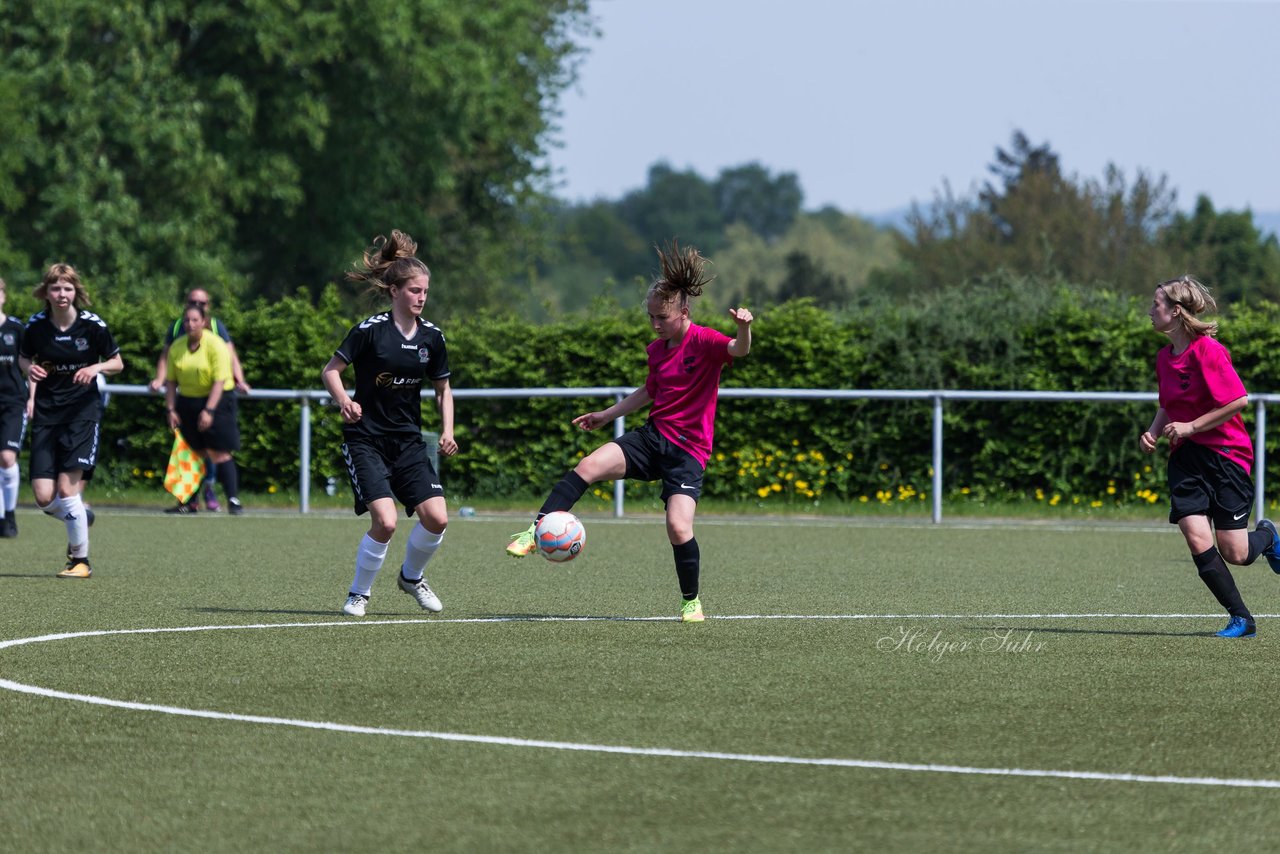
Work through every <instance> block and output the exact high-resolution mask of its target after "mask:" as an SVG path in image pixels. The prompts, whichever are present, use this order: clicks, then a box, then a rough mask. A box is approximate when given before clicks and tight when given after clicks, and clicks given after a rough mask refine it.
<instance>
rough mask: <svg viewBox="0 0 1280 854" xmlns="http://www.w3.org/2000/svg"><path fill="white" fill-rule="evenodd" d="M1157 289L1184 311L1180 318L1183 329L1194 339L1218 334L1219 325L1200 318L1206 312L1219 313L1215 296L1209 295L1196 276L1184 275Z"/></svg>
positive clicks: (1159, 285)
mask: <svg viewBox="0 0 1280 854" xmlns="http://www.w3.org/2000/svg"><path fill="white" fill-rule="evenodd" d="M1156 288H1157V289H1158V290H1161V291H1163V292H1164V295H1165V297H1166V298H1167V299H1168V300H1169V302H1171V303H1173V304H1174V305H1176V306H1177V307H1178V308H1180V309H1182V311H1181V312H1180V313H1179V314H1178V318H1179V320H1180V321H1181V323H1182V328H1183V329H1184V330H1185V331H1186V333H1187V334H1188V335H1190V336H1191V337H1192V338H1195V337H1198V336H1200V335H1208V336H1210V337H1213V336H1214V335H1217V334H1218V324H1216V323H1212V322H1210V321H1206V320H1201V319H1200V318H1199V317H1198V315H1200V314H1203V313H1204V312H1206V311H1217V310H1218V304H1217V303H1216V302H1214V299H1213V294H1211V293H1209V289H1208V288H1207V287H1205V285H1204V284H1203V283H1202V282H1200V281H1199V280H1198V279H1196V278H1195V277H1194V276H1190V275H1185V274H1184V275H1182V276H1179V277H1178V278H1176V279H1169V280H1168V281H1167V282H1161V283H1160V284H1158V285H1156Z"/></svg>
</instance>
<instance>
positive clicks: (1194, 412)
mask: <svg viewBox="0 0 1280 854" xmlns="http://www.w3.org/2000/svg"><path fill="white" fill-rule="evenodd" d="M1156 379H1157V380H1158V381H1159V387H1160V406H1161V407H1162V408H1163V409H1164V411H1165V414H1166V415H1168V416H1169V420H1170V421H1194V420H1196V419H1197V418H1199V417H1200V416H1201V415H1204V414H1205V413H1206V412H1211V411H1212V410H1214V409H1217V408H1218V407H1220V406H1225V405H1226V404H1228V403H1230V402H1231V401H1233V400H1239V399H1240V398H1241V397H1244V396H1245V394H1247V392H1246V391H1245V388H1244V383H1243V382H1241V381H1240V375H1239V374H1237V373H1236V369H1235V367H1233V366H1232V364H1231V353H1229V352H1228V351H1227V348H1226V347H1224V346H1222V344H1221V343H1219V342H1218V341H1217V340H1215V339H1213V338H1210V337H1209V336H1208V335H1201V336H1199V337H1198V338H1195V339H1194V340H1193V341H1192V342H1191V346H1189V347H1187V349H1186V350H1184V351H1182V352H1181V353H1179V354H1178V355H1176V356H1175V355H1173V347H1172V346H1169V347H1162V348H1161V349H1160V352H1159V353H1158V354H1157V355H1156ZM1189 441H1192V442H1198V443H1199V444H1201V445H1204V446H1205V447H1206V448H1209V449H1211V450H1214V451H1217V452H1218V453H1219V454H1222V455H1223V456H1224V457H1226V458H1227V459H1229V460H1233V461H1235V462H1237V463H1239V464H1240V465H1242V466H1244V470H1245V471H1246V472H1248V471H1250V469H1252V468H1253V442H1252V441H1250V439H1249V431H1248V430H1246V429H1245V427H1244V419H1242V418H1241V417H1240V415H1239V414H1236V415H1234V416H1232V417H1231V418H1230V419H1229V420H1228V421H1227V422H1226V423H1224V424H1220V425H1218V426H1217V427H1215V428H1213V429H1212V430H1206V431H1204V432H1203V433H1196V434H1195V435H1194V436H1191V437H1189ZM1173 447H1177V445H1176V444H1175V445H1174V446H1173Z"/></svg>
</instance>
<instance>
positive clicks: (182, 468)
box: [164, 430, 204, 504]
mask: <svg viewBox="0 0 1280 854" xmlns="http://www.w3.org/2000/svg"><path fill="white" fill-rule="evenodd" d="M203 482H204V456H203V455H202V454H197V453H196V452H195V451H193V450H191V446H190V445H188V444H187V440H186V439H184V438H182V433H180V432H179V431H177V430H174V431H173V450H172V451H170V452H169V467H168V468H167V469H165V472H164V488H165V489H167V490H169V491H170V492H172V493H173V497H174V498H176V499H178V500H179V501H181V502H182V503H183V504H186V503H187V501H188V500H189V499H190V498H191V496H193V495H195V494H196V490H197V489H199V488H200V484H201V483H203Z"/></svg>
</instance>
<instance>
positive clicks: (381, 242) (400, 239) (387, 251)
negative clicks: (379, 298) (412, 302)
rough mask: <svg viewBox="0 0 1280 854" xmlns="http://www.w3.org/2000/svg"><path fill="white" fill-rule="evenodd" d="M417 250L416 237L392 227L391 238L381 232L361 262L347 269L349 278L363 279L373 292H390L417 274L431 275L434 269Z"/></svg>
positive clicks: (356, 280) (387, 293) (384, 294)
mask: <svg viewBox="0 0 1280 854" xmlns="http://www.w3.org/2000/svg"><path fill="white" fill-rule="evenodd" d="M417 251H418V244H417V243H416V242H415V241H414V239H413V238H412V237H410V236H409V235H407V234H405V233H404V232H403V231H400V230H399V229H393V230H392V232H391V237H390V238H389V239H388V238H386V237H383V236H382V235H381V234H379V235H378V236H377V237H375V238H373V245H372V246H370V247H369V248H368V249H366V250H364V255H363V256H362V257H361V260H360V264H359V266H357V267H356V268H355V269H353V270H351V271H350V272H348V273H347V280H348V281H352V282H364V283H365V284H366V285H368V286H369V292H370V293H377V294H380V295H383V296H387V295H389V294H390V292H391V289H392V288H399V287H401V286H403V285H404V283H405V282H407V281H408V280H409V279H412V278H413V277H414V276H426V277H427V278H428V279H430V278H431V271H430V270H429V269H427V265H426V264H424V263H422V262H421V261H419V260H418V258H417V256H416V254H415V253H416V252H417Z"/></svg>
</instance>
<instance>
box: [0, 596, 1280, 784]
mask: <svg viewBox="0 0 1280 854" xmlns="http://www.w3.org/2000/svg"><path fill="white" fill-rule="evenodd" d="M1204 616H1217V615H1205V614H881V615H869V614H848V615H810V616H803V617H802V616H800V615H755V616H749V615H739V616H734V617H715V618H713V619H721V620H723V619H738V620H744V619H826V620H830V619H858V620H863V619H902V620H908V619H962V618H968V619H1031V618H1050V617H1051V618H1054V619H1072V618H1084V617H1094V618H1097V617H1125V618H1150V619H1165V618H1192V617H1204ZM1268 616H1270V615H1268ZM616 619H625V620H636V621H659V620H661V621H670V620H671V619H672V618H670V617H630V618H616V617H615V618H611V617H482V618H465V619H445V620H439V619H436V620H428V619H407V620H364V621H359V622H355V621H341V622H323V623H258V624H253V625H242V626H181V627H174V628H152V629H104V630H97V631H84V632H64V633H60V634H50V635H40V636H38V637H29V638H16V639H12V640H7V641H0V650H3V649H8V648H10V647H17V646H25V645H27V644H34V643H47V642H51V641H58V640H72V639H76V638H87V637H104V636H109V635H142V634H166V633H175V632H207V631H231V630H243V629H280V628H315V627H322V626H378V625H399V624H419V623H498V622H564V621H573V622H587V621H601V620H616ZM0 689H3V690H8V691H15V692H18V693H23V694H33V695H36V696H39V697H46V698H50V699H57V700H72V701H74V702H80V703H89V704H92V705H97V706H108V707H112V708H118V709H127V710H130V711H141V712H157V713H160V714H168V715H179V716H183V717H192V718H204V719H207V720H220V721H235V722H240V723H255V724H267V725H273V726H289V727H296V728H300V729H312V730H324V731H328V732H340V733H348V734H356V735H379V736H395V737H399V738H429V739H435V740H438V741H453V742H465V743H471V744H490V745H500V746H505V747H526V748H538V749H543V750H572V751H581V752H588V753H610V754H624V755H630V756H652V757H667V758H675V759H714V760H720V761H729V762H753V763H761V764H775V765H818V766H833V767H841V768H863V769H870V770H878V771H911V772H926V773H934V774H969V775H980V776H996V777H1039V778H1054V779H1066V780H1095V781H1104V782H1120V783H1161V784H1165V785H1181V786H1226V787H1234V788H1246V789H1280V780H1265V779H1244V778H1229V777H1228V778H1224V777H1182V776H1176V775H1169V774H1121V773H1111V772H1103V771H1057V770H1049V769H1036V768H983V767H976V766H965V765H937V764H932V763H912V762H882V761H877V760H871V759H842V758H834V757H831V758H826V757H804V756H774V755H767V754H754V753H726V752H720V751H704V750H676V749H674V748H667V747H628V746H625V745H610V744H588V743H579V742H569V741H545V740H541V739H526V738H511V737H507V736H496V735H473V734H468V733H454V732H437V731H432V730H402V729H387V728H382V727H367V726H355V725H351V724H339V723H331V722H328V721H307V720H300V719H295V718H278V717H270V716H265V715H242V714H236V713H232V712H215V711H211V710H207V709H187V708H182V707H179V706H164V705H159V704H155V703H135V702H131V701H127V700H113V699H110V698H107V697H97V696H93V695H89V694H73V693H70V692H67V691H55V690H53V689H50V688H41V687H39V686H37V685H27V684H24V683H21V682H14V681H12V680H9V679H0Z"/></svg>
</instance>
